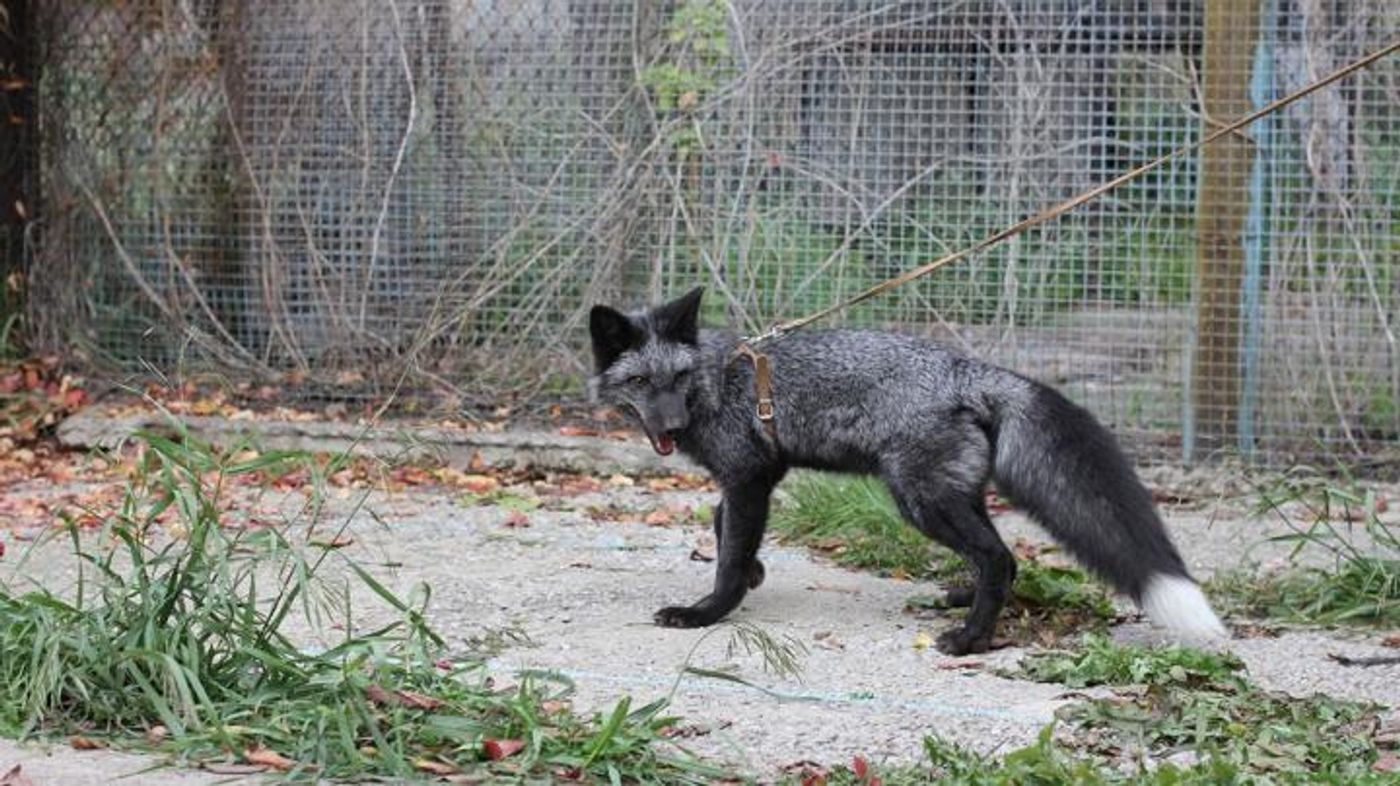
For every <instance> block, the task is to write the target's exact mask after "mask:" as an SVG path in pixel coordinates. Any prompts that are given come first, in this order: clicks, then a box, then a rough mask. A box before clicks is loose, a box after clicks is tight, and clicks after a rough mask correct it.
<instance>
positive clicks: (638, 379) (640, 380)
mask: <svg viewBox="0 0 1400 786" xmlns="http://www.w3.org/2000/svg"><path fill="white" fill-rule="evenodd" d="M627 384H629V385H632V386H634V387H639V388H640V387H644V386H645V385H646V384H647V378H646V377H643V376H635V377H628V378H627Z"/></svg>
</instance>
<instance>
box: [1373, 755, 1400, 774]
mask: <svg viewBox="0 0 1400 786" xmlns="http://www.w3.org/2000/svg"><path fill="white" fill-rule="evenodd" d="M1371 771H1372V772H1400V753H1386V754H1384V755H1382V756H1381V757H1380V758H1379V759H1376V763H1375V764H1372V765H1371Z"/></svg>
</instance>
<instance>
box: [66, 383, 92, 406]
mask: <svg viewBox="0 0 1400 786" xmlns="http://www.w3.org/2000/svg"><path fill="white" fill-rule="evenodd" d="M85 402H87V394H85V392H83V391H81V389H78V388H73V389H70V391H67V392H64V394H63V406H66V408H69V409H77V408H80V406H83V404H85Z"/></svg>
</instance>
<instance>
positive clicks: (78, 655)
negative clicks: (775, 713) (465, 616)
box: [0, 433, 726, 783]
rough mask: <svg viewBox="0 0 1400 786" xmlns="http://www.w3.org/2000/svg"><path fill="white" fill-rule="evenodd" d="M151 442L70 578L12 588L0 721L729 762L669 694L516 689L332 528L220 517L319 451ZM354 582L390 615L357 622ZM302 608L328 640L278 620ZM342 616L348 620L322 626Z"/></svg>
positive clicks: (299, 764) (612, 770)
mask: <svg viewBox="0 0 1400 786" xmlns="http://www.w3.org/2000/svg"><path fill="white" fill-rule="evenodd" d="M139 441H140V442H141V443H142V444H143V445H144V447H145V451H144V457H145V458H144V460H143V462H142V464H141V465H140V467H139V469H138V471H137V473H136V475H135V477H134V478H133V479H132V480H131V481H130V483H129V486H128V488H127V489H126V494H125V497H124V500H123V502H122V504H121V505H120V508H119V509H118V510H117V511H115V512H113V513H112V514H111V515H110V516H108V517H107V518H106V519H105V521H104V524H103V528H102V530H101V532H100V533H97V534H96V536H95V537H93V536H91V535H89V536H82V535H80V533H79V531H78V529H77V528H70V529H69V530H68V531H67V532H66V533H65V535H64V536H66V538H67V540H68V543H69V544H70V546H71V550H72V552H73V554H74V556H75V557H76V559H77V561H78V564H79V565H80V566H81V568H82V569H81V572H80V574H79V580H78V583H77V587H76V588H75V590H74V592H73V594H72V595H71V597H70V596H62V595H59V594H57V593H55V592H52V591H49V590H47V589H42V588H41V589H35V590H32V591H29V592H25V593H23V594H19V593H16V592H14V591H12V590H11V588H9V587H0V731H3V732H5V733H7V734H10V735H35V736H52V735H69V734H79V733H80V734H82V735H83V736H84V737H87V738H95V739H100V740H102V742H103V744H109V745H112V746H115V747H132V748H152V747H153V748H155V749H157V750H161V751H166V752H169V753H171V754H173V755H174V756H175V757H176V758H178V759H181V760H184V761H188V762H205V761H229V760H235V761H239V760H241V761H245V762H254V763H263V764H267V765H268V766H271V767H272V768H274V769H279V770H283V771H285V772H287V773H288V775H289V776H290V777H293V778H304V779H311V778H330V779H362V778H372V777H373V778H391V779H402V778H406V777H409V776H412V775H414V774H415V773H433V774H439V775H441V774H463V776H464V777H469V778H478V777H479V778H486V777H495V776H508V777H511V778H515V779H519V778H526V777H528V778H534V779H539V778H545V779H547V778H550V777H561V778H564V779H581V780H586V781H611V782H619V781H629V782H664V783H703V782H709V781H711V780H713V779H715V778H720V777H724V776H725V775H726V772H725V771H723V770H722V769H720V768H717V767H714V766H711V765H708V764H705V763H703V762H700V761H698V760H696V759H694V758H693V757H690V756H689V755H688V754H685V753H684V751H683V750H681V749H680V748H678V747H676V746H675V745H674V744H673V743H671V742H669V741H668V740H667V739H666V735H665V733H664V732H665V730H666V729H667V728H668V727H669V726H670V725H671V724H672V722H673V719H671V718H668V717H666V716H665V715H664V709H665V702H664V701H658V702H653V703H650V704H647V705H645V706H643V707H637V708H633V707H632V706H631V703H630V701H629V700H628V699H623V700H622V701H620V702H619V703H618V704H617V705H616V706H615V707H614V708H613V709H612V711H611V712H609V713H607V714H605V715H598V716H595V717H593V718H582V717H579V716H577V715H575V714H574V713H573V712H572V711H570V710H569V709H568V707H567V704H566V701H567V698H568V692H569V685H568V683H567V682H566V681H561V680H559V679H556V678H552V677H550V676H549V675H523V676H522V679H521V681H520V684H519V685H518V686H517V687H514V688H510V689H506V690H502V689H498V688H496V687H494V686H493V685H492V683H491V680H490V678H489V677H488V675H487V673H486V669H485V665H484V663H483V662H482V661H481V660H458V661H453V660H449V659H448V658H447V657H446V653H445V652H444V650H443V642H442V640H441V638H440V637H439V636H438V635H437V634H436V633H434V632H433V631H432V629H431V628H430V627H429V626H428V624H427V622H426V620H425V610H426V605H427V601H428V597H429V593H428V592H427V591H426V588H423V589H420V590H418V591H415V593H413V595H412V596H410V597H408V598H402V597H399V596H398V595H396V594H394V593H393V592H391V591H390V590H389V589H388V588H387V587H385V585H384V584H382V583H381V582H379V581H378V580H377V579H376V578H375V577H374V576H373V575H371V574H370V573H369V572H368V571H367V570H366V569H364V568H363V567H361V566H360V565H359V564H357V563H355V562H354V561H352V560H350V559H349V558H348V557H346V556H345V554H344V553H343V551H342V550H339V549H335V548H331V547H325V546H317V545H315V544H316V543H318V542H321V543H325V542H334V541H335V538H331V539H330V540H329V541H327V540H326V539H325V538H324V537H322V538H321V539H320V540H312V539H310V537H309V532H308V533H307V534H306V537H305V538H303V539H300V540H298V539H296V538H294V537H293V535H292V532H291V530H290V529H274V528H265V529H256V530H252V529H243V528H225V527H223V526H222V525H221V522H220V511H221V510H223V509H224V507H225V503H226V502H227V501H228V500H226V499H225V496H224V489H225V487H226V485H228V482H229V481H230V480H231V479H232V478H235V477H237V476H239V475H243V474H249V473H255V472H266V473H267V474H269V475H271V474H275V473H276V471H280V470H281V469H284V468H285V465H287V464H296V463H298V462H308V461H310V459H309V458H308V457H305V456H301V455H298V454H291V453H264V454H257V457H256V458H254V459H251V460H244V461H240V460H239V459H238V458H237V457H238V456H242V455H253V454H252V453H251V452H249V451H245V450H243V449H242V448H243V447H245V446H239V447H238V448H235V449H232V450H229V451H226V452H224V453H222V454H221V453H219V452H217V451H215V450H214V449H213V448H211V447H210V446H208V445H205V444H202V443H199V442H197V441H196V440H194V439H192V438H190V437H189V436H188V435H187V434H184V433H177V435H176V436H175V438H166V437H162V436H158V435H154V434H144V435H141V436H140V438H139ZM163 532H175V533H178V537H174V538H171V537H168V536H167V535H164V534H162V533H163ZM64 536H60V537H64ZM332 560H334V561H335V565H336V567H337V570H334V571H328V570H327V567H328V566H329V565H331V564H332V562H331V561H332ZM352 583H354V584H358V585H359V586H360V587H361V588H363V589H365V590H368V592H369V593H370V594H371V595H372V596H373V597H374V598H375V599H377V601H379V602H382V603H383V604H384V605H385V607H386V608H387V609H388V610H390V611H391V612H393V614H392V616H393V617H395V619H394V621H392V622H390V623H389V624H386V625H384V626H382V627H380V628H378V629H375V630H372V631H369V632H365V633H359V634H353V633H349V631H353V630H355V628H354V625H353V621H354V620H353V617H352V614H351V608H350V601H349V598H350V595H351V591H350V590H351V584H352ZM292 614H299V615H302V616H303V617H304V618H305V620H306V621H307V622H308V624H309V625H310V626H311V627H312V628H313V629H315V630H317V631H318V635H319V636H320V638H322V639H325V638H327V637H330V638H331V642H330V646H328V647H326V648H324V649H313V648H310V647H303V646H300V645H299V644H298V643H297V642H295V641H293V640H291V639H289V638H288V637H287V636H286V635H284V633H283V632H282V631H283V623H284V622H286V621H287V619H288V618H289V617H290V616H291V615H292ZM328 622H331V623H335V624H336V625H338V626H339V627H340V628H341V629H342V630H343V631H346V632H345V633H340V634H327V632H326V631H327V628H328V627H329V626H328V625H326V624H325V623H328Z"/></svg>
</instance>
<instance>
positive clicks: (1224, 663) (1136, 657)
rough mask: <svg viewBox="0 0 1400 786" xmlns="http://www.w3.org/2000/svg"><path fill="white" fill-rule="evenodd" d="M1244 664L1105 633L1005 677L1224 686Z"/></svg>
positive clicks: (1038, 657) (1077, 683)
mask: <svg viewBox="0 0 1400 786" xmlns="http://www.w3.org/2000/svg"><path fill="white" fill-rule="evenodd" d="M1243 668H1244V664H1243V663H1241V662H1240V660H1239V659H1238V658H1236V657H1235V656H1233V655H1230V654H1229V653H1217V652H1206V651H1203V650H1196V649H1190V648H1184V647H1167V648H1164V649H1149V648H1146V647H1135V646H1123V645H1118V644H1114V643H1113V642H1112V641H1111V640H1109V639H1108V637H1106V636H1102V635H1090V636H1087V637H1085V640H1084V644H1083V646H1082V647H1081V648H1080V649H1079V650H1077V651H1075V652H1044V653H1036V654H1033V655H1030V656H1028V657H1026V658H1025V659H1024V660H1023V661H1022V662H1021V665H1020V667H1019V668H1018V669H1016V671H1014V672H1013V673H1011V674H1008V675H1007V676H1012V677H1021V678H1025V679H1030V680H1035V681H1036V682H1058V683H1063V684H1064V685H1067V686H1069V687H1071V688H1084V687H1088V686H1091V685H1163V686H1165V685H1171V686H1176V687H1201V686H1203V685H1217V684H1224V683H1226V682H1228V680H1229V679H1230V678H1231V677H1232V676H1233V675H1234V674H1235V673H1236V672H1238V671H1239V670H1241V669H1243Z"/></svg>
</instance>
